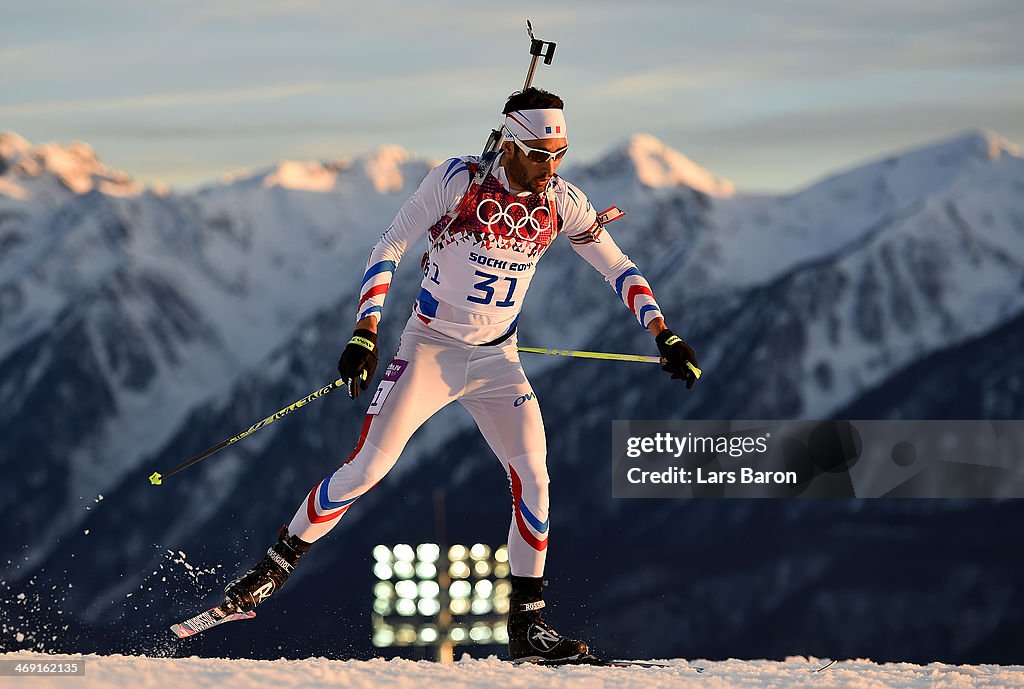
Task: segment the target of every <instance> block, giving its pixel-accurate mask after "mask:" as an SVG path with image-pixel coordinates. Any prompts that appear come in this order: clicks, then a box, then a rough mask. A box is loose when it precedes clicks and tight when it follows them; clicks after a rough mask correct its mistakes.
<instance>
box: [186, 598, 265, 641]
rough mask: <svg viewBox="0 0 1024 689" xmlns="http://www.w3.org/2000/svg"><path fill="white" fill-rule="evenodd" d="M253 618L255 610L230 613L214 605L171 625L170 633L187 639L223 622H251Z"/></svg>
mask: <svg viewBox="0 0 1024 689" xmlns="http://www.w3.org/2000/svg"><path fill="white" fill-rule="evenodd" d="M254 617H256V611H255V610H250V611H249V612H230V611H229V610H226V609H224V608H222V607H221V606H220V605H216V606H214V607H212V608H210V609H209V610H207V611H206V612H201V613H199V614H198V615H196V616H195V617H190V618H188V619H187V620H185V621H184V622H178V623H177V624H172V625H171V631H172V632H174V634H175V635H176V636H177V637H178V638H179V639H187V638H188V637H190V636H194V635H195V634H198V633H199V632H205V631H206V630H207V629H212V628H213V627H216V626H217V625H221V624H224V623H225V622H235V621H237V620H251V619H252V618H254Z"/></svg>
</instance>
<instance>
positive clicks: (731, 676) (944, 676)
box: [0, 652, 1024, 689]
mask: <svg viewBox="0 0 1024 689" xmlns="http://www.w3.org/2000/svg"><path fill="white" fill-rule="evenodd" d="M0 659H2V660H4V661H20V662H26V663H30V662H46V663H59V662H68V661H73V660H82V659H84V662H85V676H84V677H39V676H37V677H33V678H32V680H30V681H31V686H33V687H76V688H77V689H99V688H100V687H104V688H106V687H125V686H131V687H134V688H135V689H146V688H147V687H166V686H188V687H191V688H193V689H202V688H203V687H218V688H221V687H245V688H246V689H259V688H262V687H268V688H269V689H279V688H280V687H301V688H304V689H305V688H308V689H314V688H320V687H345V688H346V689H359V688H361V687H366V688H367V689H385V688H387V687H396V688H402V689H405V688H409V689H412V688H413V687H415V688H416V689H426V688H429V687H444V689H461V688H465V689H476V688H483V687H487V688H490V687H502V689H516V688H519V687H551V688H552V689H560V688H569V687H571V688H572V689H604V688H605V687H608V688H614V689H634V688H636V689H641V688H642V689H663V688H665V689H667V688H669V687H672V688H675V687H701V689H733V688H736V689H740V688H743V689H746V688H748V687H749V688H754V687H756V688H758V689H760V688H765V689H767V688H772V687H787V688H789V687H815V688H819V687H821V688H829V687H837V688H838V687H849V688H850V689H877V688H881V687H890V688H891V689H923V688H924V687H949V688H954V687H979V688H980V687H993V688H997V687H998V688H999V689H1007V688H1009V687H1024V666H1019V665H1014V666H999V665H960V666H957V665H944V664H942V663H931V664H929V665H924V666H922V665H913V664H910V663H887V664H884V665H879V664H877V663H873V662H871V661H869V660H846V661H842V662H838V663H835V664H833V665H829V666H827V667H825V666H826V665H827V664H828V662H829V661H828V660H820V659H817V658H802V657H795V658H787V659H786V660H785V661H784V662H777V661H771V660H727V661H724V662H705V661H686V660H667V661H660V662H663V663H665V664H667V665H669V667H665V668H599V667H559V668H542V667H532V666H516V665H512V664H511V663H508V662H505V661H502V660H498V659H497V658H496V657H494V656H490V657H488V658H484V659H476V658H471V657H470V656H469V655H468V654H467V655H464V656H463V657H462V659H461V660H459V661H458V662H456V663H455V664H453V665H440V664H438V663H433V662H429V661H411V660H402V659H394V660H384V659H381V658H377V659H374V660H328V659H326V658H308V659H305V660H285V659H280V660H227V659H222V658H196V657H191V658H148V657H146V656H124V655H112V656H95V655H87V656H84V657H77V656H55V655H42V654H39V653H28V652H19V653H7V654H2V655H0ZM823 667H825V669H821V668H823ZM819 670H820V671H819ZM17 686H26V683H25V680H23V679H21V678H20V677H19V678H14V677H0V687H17Z"/></svg>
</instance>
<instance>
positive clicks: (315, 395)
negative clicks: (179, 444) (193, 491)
mask: <svg viewBox="0 0 1024 689" xmlns="http://www.w3.org/2000/svg"><path fill="white" fill-rule="evenodd" d="M363 376H364V377H365V376H366V371H363ZM343 387H345V381H343V380H342V379H340V378H339V379H338V380H336V381H334V382H333V383H330V384H328V385H325V386H323V387H322V388H320V389H319V390H315V391H313V392H311V393H309V394H308V395H306V396H305V397H303V398H302V399H300V400H296V401H295V402H292V403H291V404H289V405H288V406H287V407H285V408H284V409H281V410H279V411H277V412H274V413H273V414H271V415H270V416H268V417H267V418H265V419H263V420H262V421H257V422H256V423H254V424H253V425H251V426H249V427H248V428H247V429H245V430H244V431H242V432H241V433H239V434H238V435H236V436H233V437H231V438H228V439H227V440H222V441H220V442H219V443H217V444H216V445H214V446H213V447H210V448H207V449H205V450H203V451H202V452H200V453H199V454H197V455H196V456H195V457H192V458H190V459H187V460H185V461H184V462H182V463H181V464H179V465H178V466H176V467H174V468H173V469H171V470H170V471H168V472H167V473H166V474H161V473H160V472H159V471H154V472H153V473H152V474H150V476H149V482H150V483H152V484H153V485H154V486H159V485H162V484H163V482H164V479H166V478H169V477H171V476H173V475H174V474H176V473H178V472H179V471H181V470H182V469H187V468H188V467H190V466H192V465H193V464H195V463H196V462H198V461H200V460H203V459H206V458H207V457H209V456H210V455H212V454H214V453H215V452H220V451H221V450H223V449H224V448H225V447H227V446H228V445H232V444H234V443H237V442H238V441H239V440H242V439H243V438H246V437H248V436H250V435H251V434H253V433H255V432H256V431H258V430H260V429H261V428H263V427H264V426H269V425H270V424H272V423H274V422H275V421H277V420H278V419H280V418H282V417H284V416H287V415H288V414H291V413H292V412H293V411H295V410H296V409H299V408H301V407H304V406H306V405H307V404H309V403H310V402H312V401H313V400H316V399H319V398H321V397H323V396H324V395H327V394H329V393H332V392H334V391H335V390H337V389H338V388H343Z"/></svg>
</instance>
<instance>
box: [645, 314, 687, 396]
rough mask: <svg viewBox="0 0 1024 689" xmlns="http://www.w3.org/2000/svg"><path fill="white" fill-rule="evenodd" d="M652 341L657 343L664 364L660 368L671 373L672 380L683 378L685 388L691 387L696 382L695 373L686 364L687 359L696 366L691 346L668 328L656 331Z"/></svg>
mask: <svg viewBox="0 0 1024 689" xmlns="http://www.w3.org/2000/svg"><path fill="white" fill-rule="evenodd" d="M654 341H655V342H657V343H658V351H660V352H661V361H662V363H663V364H664V365H663V366H662V367H661V370H662V371H666V372H668V373H671V374H672V379H673V380H674V379H676V378H679V379H680V380H685V381H686V389H687V390H689V389H690V388H692V387H693V384H694V383H696V382H697V374H696V373H695V372H694V371H692V370H691V369H690V367H689V366H687V365H686V362H687V361H689V362H690V363H691V364H693V366H694V368H696V367H697V355H696V354H694V353H693V348H692V347H691V346H690V345H688V344H686V343H685V342H683V340H682V338H680V337H679V336H678V335H676V334H675V333H674V332H672V331H671V330H669V329H668V328H665V329H664V330H662V331H661V332H660V333H658V336H657V337H656V338H654Z"/></svg>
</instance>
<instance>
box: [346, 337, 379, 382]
mask: <svg viewBox="0 0 1024 689" xmlns="http://www.w3.org/2000/svg"><path fill="white" fill-rule="evenodd" d="M378 351H379V350H378V349H377V333H375V332H373V331H372V330H365V329H363V328H360V329H358V330H356V331H355V332H354V333H352V339H351V340H349V341H348V344H347V345H346V346H345V351H344V352H342V353H341V358H340V359H338V373H340V374H341V379H342V380H343V381H345V385H347V386H348V396H349V397H351V398H352V399H355V398H356V397H359V391H360V390H365V389H366V388H368V387H370V381H371V380H373V374H374V372H375V371H376V370H377V352H378Z"/></svg>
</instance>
